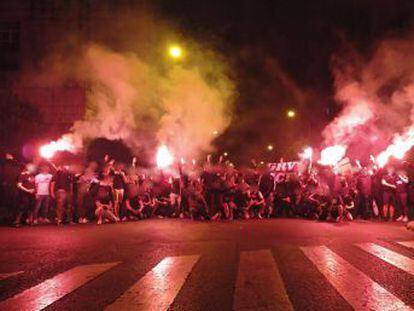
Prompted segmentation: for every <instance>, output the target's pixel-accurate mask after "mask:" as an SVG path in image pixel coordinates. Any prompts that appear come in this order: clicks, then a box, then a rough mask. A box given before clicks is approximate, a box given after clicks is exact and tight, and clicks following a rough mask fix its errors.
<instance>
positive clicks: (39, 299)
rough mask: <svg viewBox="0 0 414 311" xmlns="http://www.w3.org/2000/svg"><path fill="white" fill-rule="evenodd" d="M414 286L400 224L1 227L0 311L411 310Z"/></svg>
mask: <svg viewBox="0 0 414 311" xmlns="http://www.w3.org/2000/svg"><path fill="white" fill-rule="evenodd" d="M413 293H414V233H413V232H409V231H407V230H406V229H405V228H404V226H403V225H401V224H397V223H379V222H364V221H359V222H353V223H347V222H345V223H343V224H330V223H319V222H314V221H306V220H297V219H272V220H261V221H259V220H251V221H234V222H214V223H212V222H210V223H207V222H195V221H190V220H178V219H155V220H147V221H140V222H127V223H121V224H107V225H102V226H97V225H95V224H87V225H72V226H70V225H67V226H63V227H60V228H58V227H55V226H52V225H48V226H38V227H25V228H20V229H15V228H6V227H2V228H0V310H20V311H25V310H42V309H46V310H103V309H106V310H167V309H169V310H318V311H320V310H352V309H355V310H412V309H414V294H413Z"/></svg>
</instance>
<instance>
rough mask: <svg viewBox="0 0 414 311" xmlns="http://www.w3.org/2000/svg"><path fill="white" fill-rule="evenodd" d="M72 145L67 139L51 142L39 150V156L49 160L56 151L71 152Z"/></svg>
mask: <svg viewBox="0 0 414 311" xmlns="http://www.w3.org/2000/svg"><path fill="white" fill-rule="evenodd" d="M73 149H74V148H73V145H72V143H71V142H70V140H69V139H67V138H61V139H59V140H57V141H52V142H50V143H48V144H46V145H43V146H41V147H40V148H39V154H40V156H41V157H42V158H45V159H51V158H53V156H54V155H55V153H56V152H58V151H73Z"/></svg>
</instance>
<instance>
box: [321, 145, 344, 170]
mask: <svg viewBox="0 0 414 311" xmlns="http://www.w3.org/2000/svg"><path fill="white" fill-rule="evenodd" d="M345 152H346V147H345V146H342V145H335V146H329V147H327V148H325V149H323V150H322V151H321V159H320V160H319V163H320V164H322V165H335V164H336V163H338V162H339V161H341V160H342V158H343V157H344V156H345Z"/></svg>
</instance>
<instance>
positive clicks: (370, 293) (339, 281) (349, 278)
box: [301, 246, 412, 311]
mask: <svg viewBox="0 0 414 311" xmlns="http://www.w3.org/2000/svg"><path fill="white" fill-rule="evenodd" d="M301 249H302V251H303V252H304V254H305V255H306V257H308V258H309V259H310V260H311V261H312V262H313V263H314V264H315V266H316V267H317V268H318V270H319V271H320V272H321V273H322V274H323V275H324V276H325V277H326V279H327V280H328V281H329V282H330V283H331V284H332V285H333V287H335V288H336V290H337V291H338V292H339V293H340V294H341V295H342V297H344V298H345V300H346V301H347V302H348V303H349V304H350V305H351V306H352V307H353V308H354V309H355V310H382V311H386V310H393V311H397V310H412V309H411V308H410V307H409V306H408V305H406V304H405V303H404V302H402V301H401V300H400V299H398V298H397V297H395V296H394V295H393V294H391V293H390V292H388V291H387V290H386V289H385V288H383V287H382V286H381V285H379V284H378V283H376V282H374V281H373V280H371V279H370V278H369V277H368V276H367V275H365V274H364V273H362V272H361V271H360V270H358V269H357V268H355V267H354V266H352V265H351V264H350V263H348V262H347V261H346V260H344V259H343V258H342V257H340V256H339V255H337V254H335V253H334V252H333V251H331V250H330V249H329V248H327V247H326V246H317V247H302V248H301Z"/></svg>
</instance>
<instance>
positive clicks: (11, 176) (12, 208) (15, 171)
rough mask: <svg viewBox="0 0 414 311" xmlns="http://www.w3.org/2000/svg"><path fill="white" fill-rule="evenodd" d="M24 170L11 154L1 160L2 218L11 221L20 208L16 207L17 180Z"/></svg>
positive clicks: (0, 213) (0, 193)
mask: <svg viewBox="0 0 414 311" xmlns="http://www.w3.org/2000/svg"><path fill="white" fill-rule="evenodd" d="M21 170H22V165H21V164H20V163H19V162H18V161H16V159H15V158H14V156H13V155H12V154H11V153H6V154H5V155H4V158H1V159H0V198H1V200H0V218H1V217H4V220H6V221H8V222H9V221H11V220H12V219H13V218H14V216H15V214H16V211H18V209H19V208H18V206H17V205H16V203H17V201H16V197H17V188H16V180H17V178H18V176H19V174H20V172H21ZM0 220H1V219H0Z"/></svg>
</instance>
